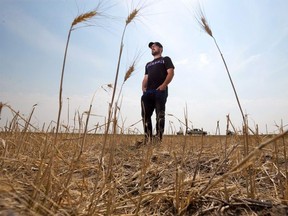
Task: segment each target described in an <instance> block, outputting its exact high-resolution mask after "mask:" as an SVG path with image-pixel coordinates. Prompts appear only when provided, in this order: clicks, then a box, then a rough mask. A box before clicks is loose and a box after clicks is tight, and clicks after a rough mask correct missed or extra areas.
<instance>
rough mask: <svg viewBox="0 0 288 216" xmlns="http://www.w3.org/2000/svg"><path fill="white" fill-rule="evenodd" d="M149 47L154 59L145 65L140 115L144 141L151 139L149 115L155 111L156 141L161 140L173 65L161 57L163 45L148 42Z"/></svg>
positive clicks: (167, 58)
mask: <svg viewBox="0 0 288 216" xmlns="http://www.w3.org/2000/svg"><path fill="white" fill-rule="evenodd" d="M148 46H149V48H150V49H151V54H152V55H153V57H154V59H153V60H152V61H151V62H148V63H147V64H146V67H145V75H144V79H143V81H142V91H143V95H142V97H141V115H142V121H143V126H144V132H145V143H146V142H147V141H148V142H149V141H152V135H153V130H152V121H151V117H152V114H153V112H154V110H155V111H156V132H157V134H156V136H155V139H156V140H157V141H160V142H161V141H162V136H163V133H164V126H165V106H166V101H167V97H168V84H169V83H170V82H171V81H172V79H173V76H174V68H175V67H174V65H173V63H172V61H171V59H170V58H169V57H168V56H165V57H162V52H163V46H162V45H161V43H159V42H150V43H149V45H148Z"/></svg>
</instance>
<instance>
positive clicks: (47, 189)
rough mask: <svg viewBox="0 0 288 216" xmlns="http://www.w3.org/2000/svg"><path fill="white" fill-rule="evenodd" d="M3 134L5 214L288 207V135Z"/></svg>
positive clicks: (277, 210) (0, 184)
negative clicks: (147, 138)
mask: <svg viewBox="0 0 288 216" xmlns="http://www.w3.org/2000/svg"><path fill="white" fill-rule="evenodd" d="M0 138H1V139H0V156H1V157H0V169H1V171H0V172H1V175H0V215H287V205H286V204H287V195H288V193H287V192H288V191H287V189H288V188H287V183H288V182H287V177H286V176H287V158H286V147H285V146H286V145H287V135H285V134H284V133H283V134H278V135H269V136H265V135H247V136H244V135H237V134H236V135H232V136H203V137H202V136H183V135H182V136H176V135H166V136H165V137H164V140H163V142H162V143H150V144H147V145H135V144H136V143H137V140H140V139H141V138H142V137H141V136H138V135H107V136H106V142H107V145H103V143H104V140H105V135H99V134H81V133H80V134H77V133H73V134H72V133H59V134H58V135H57V136H56V134H54V133H30V132H2V133H0Z"/></svg>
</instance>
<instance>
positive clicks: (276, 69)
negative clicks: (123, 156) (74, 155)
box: [0, 0, 288, 134]
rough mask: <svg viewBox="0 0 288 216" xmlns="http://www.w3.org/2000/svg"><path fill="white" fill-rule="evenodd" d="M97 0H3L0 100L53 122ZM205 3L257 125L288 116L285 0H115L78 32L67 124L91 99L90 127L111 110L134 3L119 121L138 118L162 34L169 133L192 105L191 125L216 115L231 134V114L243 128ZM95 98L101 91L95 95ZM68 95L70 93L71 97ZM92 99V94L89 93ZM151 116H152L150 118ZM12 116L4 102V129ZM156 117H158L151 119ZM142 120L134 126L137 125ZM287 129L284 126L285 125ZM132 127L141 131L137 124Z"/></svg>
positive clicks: (35, 120)
mask: <svg viewBox="0 0 288 216" xmlns="http://www.w3.org/2000/svg"><path fill="white" fill-rule="evenodd" d="M98 3H99V1H95V0H94V1H92V0H75V1H72V0H71V1H70V0H57V1H56V0H49V1H48V0H41V1H38V0H37V1H36V0H25V1H22V0H21V1H20V0H2V1H1V2H0V19H1V20H0V37H1V40H0V101H1V102H2V103H6V104H8V105H10V106H11V107H12V108H13V109H14V110H17V111H19V112H20V113H21V115H22V116H23V117H25V118H27V117H28V116H29V114H30V112H31V110H32V107H33V105H34V104H37V106H36V108H35V112H34V114H33V117H32V120H31V123H32V124H33V125H35V126H36V127H39V128H41V127H42V125H43V123H45V124H46V125H48V124H49V123H50V122H51V121H56V119H57V112H58V94H59V84H60V75H61V69H62V63H63V56H64V49H65V45H66V40H67V34H68V31H69V28H70V25H71V23H72V21H73V19H74V18H75V17H76V16H77V15H79V14H82V13H85V12H87V11H90V10H92V9H94V8H95V7H96V6H97V5H98ZM199 3H200V5H201V6H202V8H203V10H204V12H205V15H206V18H207V20H208V22H209V25H210V27H211V29H212V32H213V35H214V37H215V39H216V40H217V43H218V45H219V47H220V49H221V51H222V53H223V56H224V58H225V60H226V63H227V65H228V68H229V70H230V74H231V77H232V80H233V82H234V84H235V88H236V90H237V93H238V96H239V99H240V103H241V105H242V108H243V111H244V113H245V114H247V115H248V122H249V125H250V127H251V128H252V129H254V128H255V125H256V124H257V125H258V127H259V131H260V132H262V133H265V132H266V130H268V132H269V133H270V132H275V131H277V129H278V128H277V125H278V126H279V125H280V124H281V122H282V123H283V125H287V124H288V112H287V110H288V100H287V99H288V91H287V90H286V88H287V84H288V73H287V72H288V61H287V57H288V43H287V41H288V14H287V9H288V2H287V1H286V0H274V1H272V0H261V1H259V0H241V1H240V0H238V1H228V0H217V1H215V0H203V1H188V0H181V1H180V0H160V1H152V0H146V1H136V0H133V1H131V0H111V1H108V0H106V1H101V4H100V6H99V7H98V11H99V12H101V13H100V15H99V16H96V18H95V19H93V20H92V21H91V22H89V24H90V25H91V26H90V27H86V28H79V29H77V30H75V31H73V32H72V34H71V39H70V44H69V48H68V56H67V61H66V69H65V75H64V83H63V111H62V115H61V116H62V117H61V122H62V123H63V124H67V122H68V102H69V123H70V124H71V125H72V124H73V118H74V116H75V113H76V112H77V113H80V114H82V113H83V112H85V111H87V110H88V109H89V105H90V103H91V101H92V113H93V114H94V115H93V116H92V117H91V119H90V128H93V127H94V125H96V124H97V123H100V124H101V123H103V121H104V119H105V117H107V113H108V103H109V102H110V100H111V93H112V90H111V89H109V88H108V87H107V84H110V83H113V82H114V77H115V72H116V67H117V60H118V54H119V48H120V40H121V34H122V31H123V28H124V25H125V20H126V18H127V16H128V15H129V13H130V12H131V11H132V10H133V9H134V8H141V10H140V14H139V16H138V17H137V19H135V20H134V21H133V23H131V24H130V25H129V26H128V28H127V30H126V34H125V38H124V49H123V56H122V61H121V67H120V74H119V83H118V91H119V89H120V86H121V84H122V83H123V79H124V75H125V72H126V70H127V68H128V67H129V66H130V65H131V63H132V62H133V60H135V59H136V70H135V71H134V73H133V74H132V77H130V78H129V79H128V80H127V81H126V82H125V83H124V85H123V90H122V94H121V101H122V104H121V112H120V119H119V122H120V124H121V125H124V127H125V129H126V130H128V128H129V126H130V125H131V124H133V123H135V122H137V121H138V120H140V119H141V116H140V97H141V93H142V92H141V82H142V78H143V74H144V66H145V64H146V62H147V61H150V60H152V56H151V54H150V50H149V49H148V47H147V44H148V43H149V42H150V41H159V42H161V43H162V44H163V46H164V52H163V55H167V56H169V57H171V59H172V60H173V62H174V65H175V67H176V68H175V77H174V79H173V81H172V83H171V84H170V86H169V97H168V101H167V106H166V113H167V114H172V115H167V116H166V132H167V133H171V132H172V131H178V130H179V128H180V126H181V125H180V124H179V121H178V120H177V119H180V120H181V121H184V109H185V107H187V111H188V119H189V127H194V128H203V129H204V130H207V131H208V132H209V133H211V134H214V133H215V130H216V125H217V121H219V123H220V131H221V133H224V132H225V128H226V115H228V114H229V115H230V119H231V121H232V123H233V125H234V126H235V127H236V128H237V129H241V127H242V126H241V125H242V118H241V113H240V110H239V108H238V105H237V102H236V98H235V95H234V93H233V89H232V86H231V84H230V81H229V79H228V76H227V73H226V70H225V67H224V64H223V62H222V59H221V56H220V54H219V52H218V51H217V48H216V46H215V44H214V42H213V39H212V38H211V37H209V36H208V35H207V34H206V33H205V32H203V30H201V28H200V26H199V24H198V23H197V22H196V19H195V17H194V15H195V14H194V12H195V11H197V9H198V6H199ZM93 96H94V98H93ZM67 98H69V99H67ZM92 98H93V100H92ZM153 118H154V117H153ZM11 119H12V115H11V112H10V111H9V110H8V109H7V108H4V109H3V110H2V113H1V119H0V127H3V126H4V125H5V124H6V122H7V121H9V120H11ZM153 120H154V119H153ZM135 128H137V129H135ZM285 128H287V126H286V127H285ZM130 130H134V131H138V130H139V131H142V124H141V123H138V124H136V125H135V126H133V127H132V128H130Z"/></svg>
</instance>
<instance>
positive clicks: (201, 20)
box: [196, 6, 245, 124]
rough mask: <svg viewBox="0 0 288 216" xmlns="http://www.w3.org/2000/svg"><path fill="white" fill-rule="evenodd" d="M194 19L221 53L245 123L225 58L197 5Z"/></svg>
mask: <svg viewBox="0 0 288 216" xmlns="http://www.w3.org/2000/svg"><path fill="white" fill-rule="evenodd" d="M196 20H197V22H198V23H199V25H200V26H201V28H202V29H203V30H204V31H205V32H206V33H207V34H208V35H209V36H211V37H212V38H213V40H214V43H215V45H216V47H217V49H218V51H219V53H220V55H221V58H222V60H223V63H224V65H225V68H226V72H227V74H228V77H229V80H230V83H231V85H232V88H233V91H234V94H235V97H236V100H237V103H238V106H239V109H240V112H241V115H242V119H243V123H244V124H245V116H244V113H243V110H242V107H241V104H240V101H239V98H238V95H237V92H236V89H235V86H234V83H233V81H232V78H231V75H230V72H229V69H228V66H227V64H226V61H225V59H224V57H223V54H222V52H221V50H220V48H219V46H218V44H217V42H216V39H215V37H214V36H213V33H212V30H211V28H210V26H209V24H208V22H207V19H206V17H205V15H204V12H203V10H202V9H201V7H200V6H199V10H198V13H197V14H196Z"/></svg>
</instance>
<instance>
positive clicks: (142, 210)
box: [0, 5, 288, 216]
mask: <svg viewBox="0 0 288 216" xmlns="http://www.w3.org/2000/svg"><path fill="white" fill-rule="evenodd" d="M140 6H141V5H140ZM143 8H144V6H143V7H139V8H134V9H131V12H130V14H129V15H128V16H127V18H126V19H125V22H124V23H123V33H122V35H121V43H120V49H119V57H118V62H117V69H116V71H115V80H114V83H113V84H108V85H107V86H108V87H109V88H110V89H111V91H112V93H111V100H110V101H109V102H106V101H105V104H108V107H107V116H105V123H104V124H103V125H101V126H100V125H99V124H100V123H99V124H97V125H96V128H95V129H89V118H90V116H92V115H93V114H92V113H91V108H92V104H93V103H92V102H93V99H94V96H95V95H93V99H92V100H91V104H90V106H89V109H87V111H85V112H84V113H83V114H81V115H80V114H79V112H77V111H76V112H75V113H76V114H75V116H74V123H75V122H77V123H75V124H74V126H71V125H69V124H68V123H67V124H64V123H63V122H65V120H63V104H62V103H63V95H62V90H63V81H64V73H65V63H66V57H67V52H68V46H69V40H70V36H71V34H72V32H74V30H80V29H81V27H87V26H89V24H90V22H89V21H91V20H93V19H95V17H97V16H100V15H101V13H99V11H97V8H96V9H95V10H92V11H88V12H86V13H83V14H80V15H79V16H77V17H76V18H75V19H74V20H73V21H72V22H71V26H70V29H69V31H68V35H67V43H66V47H65V51H64V60H63V66H62V71H61V80H60V88H59V107H58V116H57V120H56V121H54V120H53V123H51V124H50V125H48V126H45V125H43V127H42V128H37V127H35V126H34V125H32V124H31V118H32V116H33V112H34V108H35V106H36V104H35V105H34V106H33V108H32V112H31V114H30V115H29V116H28V117H23V116H24V115H21V113H20V111H15V110H14V109H13V107H11V106H9V104H4V103H3V102H0V114H1V110H2V109H8V110H9V111H11V113H12V117H11V119H9V120H7V122H6V125H5V126H4V127H3V128H1V127H0V215H4V216H8V215H9V216H20V215H21V216H22V215H28V216H30V215H31V216H34V215H35V216H36V215H43V216H44V215H45V216H47V215H59V216H60V215H61V216H62V215H67V216H68V215H69V216H71V215H72V216H73V215H75V216H76V215H77V216H78V215H87V216H94V215H97V216H98V215H105V216H109V215H122V216H128V215H131V216H132V215H141V216H142V215H147V216H151V215H165V216H169V215H171V216H174V215H179V216H182V215H183V216H188V215H205V216H206V215H208V216H209V215H224V216H226V215H227V216H228V215H251V216H252V215H253V216H254V215H263V216H264V215H265V216H268V215H288V208H287V203H288V181H287V175H288V161H287V138H288V135H287V133H288V131H287V130H286V131H284V127H285V126H284V127H283V126H282V125H281V126H279V127H278V131H277V132H276V133H274V134H269V135H268V134H267V135H265V134H259V133H258V129H255V130H252V129H251V128H249V125H248V120H247V116H245V115H244V113H243V111H242V106H241V103H240V100H239V98H238V95H237V91H236V89H235V87H234V83H233V81H232V78H231V76H230V72H229V70H228V67H227V65H226V62H225V59H224V57H223V55H222V53H221V50H220V48H219V46H218V44H217V43H216V39H215V38H214V36H213V34H212V30H211V28H210V26H209V25H208V22H207V20H206V19H205V17H204V13H202V12H201V11H200V13H199V17H198V18H197V21H198V22H199V24H200V26H201V27H202V28H203V30H204V31H205V32H206V33H207V34H208V35H209V36H210V37H212V39H213V41H214V42H215V45H216V47H217V49H218V51H219V54H220V55H221V57H222V60H223V63H224V65H225V69H226V72H227V75H228V77H229V81H230V83H231V84H232V87H233V93H234V95H235V98H236V101H237V105H238V107H239V110H240V113H241V117H242V118H243V128H242V129H241V130H238V131H236V130H235V129H234V127H233V124H232V123H231V121H230V120H229V116H227V131H228V129H229V127H230V128H231V127H233V133H232V134H231V135H217V136H216V135H187V134H185V133H184V135H183V134H182V135H171V134H165V135H164V139H163V141H162V142H159V141H158V142H157V141H154V140H153V141H152V142H150V143H146V144H143V143H141V140H142V138H143V135H141V134H140V133H139V130H138V131H137V133H138V134H136V135H129V134H124V132H123V131H125V130H124V129H123V128H121V126H119V125H120V123H119V122H118V119H119V115H120V114H119V113H120V110H121V103H122V102H121V97H122V88H123V86H124V83H125V82H126V81H127V79H129V78H130V76H131V75H132V73H133V72H134V71H135V67H136V64H137V62H138V60H139V59H138V58H140V57H141V55H139V56H138V57H137V56H136V57H135V59H133V60H132V62H130V64H129V63H127V62H125V64H126V65H129V66H128V67H127V68H128V69H127V71H126V73H125V77H124V80H123V82H122V83H120V84H119V83H118V75H119V70H120V63H121V56H122V52H123V47H124V42H123V41H124V37H125V33H126V28H127V26H128V25H129V24H130V23H133V22H135V19H136V18H137V17H138V16H139V12H141V10H142V9H143ZM100 11H101V10H100ZM140 14H141V13H140ZM136 20H137V19H136ZM121 79H123V77H122V78H121ZM139 106H140V104H139ZM67 113H68V116H69V108H68V112H67ZM44 115H45V113H44ZM95 115H96V114H95ZM170 115H171V116H173V114H170ZM65 118H66V117H65ZM184 118H185V119H184V121H183V122H181V123H183V125H184V128H186V129H188V122H189V119H188V112H187V108H186V110H185V113H184ZM67 119H69V117H68V118H67ZM178 120H179V119H178ZM51 122H52V121H51ZM68 122H69V120H68ZM179 122H180V120H179ZM167 125H168V122H167ZM183 125H182V126H183ZM228 126H229V127H228ZM98 127H99V128H100V127H102V128H101V131H100V132H101V133H100V132H99V130H97V129H99V128H98ZM123 127H124V126H123ZM103 128H104V130H103ZM126 131H127V130H126ZM186 132H187V130H186ZM167 133H168V132H167ZM173 133H174V134H175V133H176V131H173ZM219 134H220V133H219Z"/></svg>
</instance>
